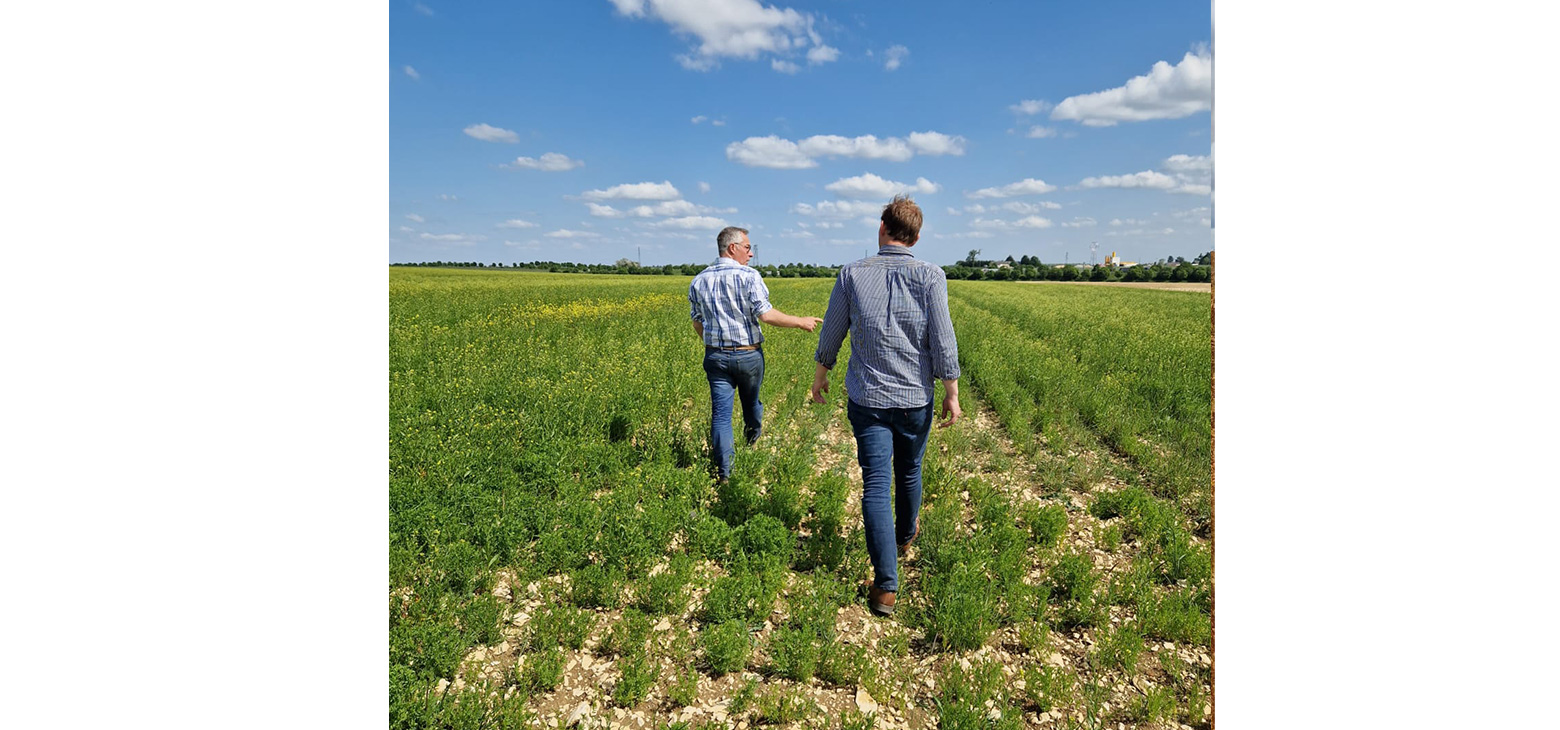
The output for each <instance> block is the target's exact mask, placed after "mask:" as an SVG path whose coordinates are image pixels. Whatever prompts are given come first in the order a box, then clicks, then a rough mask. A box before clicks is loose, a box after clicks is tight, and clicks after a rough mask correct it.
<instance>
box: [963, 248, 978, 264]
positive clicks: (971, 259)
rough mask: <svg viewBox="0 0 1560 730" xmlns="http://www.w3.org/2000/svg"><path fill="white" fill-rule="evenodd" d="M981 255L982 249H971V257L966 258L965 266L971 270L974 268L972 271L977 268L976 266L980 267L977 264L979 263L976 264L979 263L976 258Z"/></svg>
mask: <svg viewBox="0 0 1560 730" xmlns="http://www.w3.org/2000/svg"><path fill="white" fill-rule="evenodd" d="M979 255H980V249H978V248H977V249H971V250H970V255H969V256H966V257H965V258H964V265H965V266H968V267H970V268H972V269H973V268H975V267H976V266H977V265H978V264H977V263H976V261H977V260H978V259H976V258H975V257H977V256H979Z"/></svg>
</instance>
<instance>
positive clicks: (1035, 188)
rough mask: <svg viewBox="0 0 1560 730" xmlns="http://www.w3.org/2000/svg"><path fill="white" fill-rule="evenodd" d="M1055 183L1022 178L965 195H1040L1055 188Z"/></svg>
mask: <svg viewBox="0 0 1560 730" xmlns="http://www.w3.org/2000/svg"><path fill="white" fill-rule="evenodd" d="M1055 189H1056V186H1055V185H1047V184H1046V182H1045V181H1044V180H1038V179H1035V178H1032V177H1030V178H1024V179H1023V180H1020V181H1018V182H1016V183H1011V184H1008V185H1003V186H1002V187H998V188H981V189H980V190H976V191H975V192H973V193H965V194H964V195H965V197H968V198H974V199H977V200H978V199H980V198H1012V197H1015V196H1019V195H1040V194H1042V193H1049V192H1051V191H1052V190H1055Z"/></svg>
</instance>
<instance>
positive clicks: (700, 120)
mask: <svg viewBox="0 0 1560 730" xmlns="http://www.w3.org/2000/svg"><path fill="white" fill-rule="evenodd" d="M708 119H709V117H706V116H704V115H703V114H700V115H699V116H696V117H694V118H693V119H690V120H688V121H691V122H693V123H694V124H698V123H699V122H703V121H707V120H708Z"/></svg>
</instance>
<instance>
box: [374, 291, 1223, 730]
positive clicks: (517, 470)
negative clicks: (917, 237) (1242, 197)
mask: <svg viewBox="0 0 1560 730" xmlns="http://www.w3.org/2000/svg"><path fill="white" fill-rule="evenodd" d="M389 275H390V302H389V305H390V337H389V348H390V433H389V441H390V462H389V488H390V515H389V518H390V519H389V536H390V541H389V542H390V555H389V576H388V578H389V581H388V582H389V585H388V596H387V597H388V604H389V605H388V611H389V677H388V679H389V695H390V696H389V723H390V725H391V726H392V727H397V728H399V727H407V728H411V727H451V728H460V727H473V728H476V727H494V728H498V727H504V728H513V727H521V726H525V725H530V726H535V727H541V726H544V725H545V726H553V725H556V724H560V723H564V722H566V721H567V720H568V719H570V718H571V716H572V717H573V719H577V720H579V721H580V722H581V724H582V725H585V726H591V727H597V726H608V725H614V726H618V725H622V726H629V727H643V728H652V727H653V728H660V727H666V726H668V725H677V724H678V723H685V724H684V725H681V726H685V727H699V726H705V725H708V726H715V727H732V728H735V727H737V726H739V725H740V724H742V723H747V724H748V726H754V725H760V724H767V725H777V726H786V725H790V726H806V727H868V726H875V727H879V728H886V727H899V726H908V727H934V726H940V727H960V728H962V727H1022V726H1036V727H1107V726H1108V727H1116V726H1117V725H1118V724H1125V725H1127V726H1138V727H1151V726H1160V725H1165V724H1168V726H1170V727H1175V726H1177V725H1178V724H1187V725H1191V726H1193V727H1204V726H1207V725H1208V723H1209V722H1210V719H1211V718H1210V707H1211V705H1210V703H1211V700H1210V689H1211V685H1210V669H1211V667H1210V662H1211V656H1210V655H1211V641H1212V639H1211V620H1210V616H1211V609H1212V603H1213V601H1212V565H1211V532H1212V523H1211V473H1212V456H1211V454H1212V449H1211V440H1212V433H1211V426H1212V420H1211V382H1212V362H1211V347H1210V342H1211V322H1210V306H1211V302H1210V297H1209V296H1208V295H1207V294H1201V293H1186V292H1165V291H1151V290H1136V289H1134V290H1127V289H1115V288H1103V287H1053V286H1034V285H1020V284H1012V283H1005V282H964V281H955V282H950V286H949V293H950V307H951V311H952V315H953V321H954V327H955V330H956V331H957V333H958V339H959V351H960V361H961V364H962V367H963V371H964V375H963V378H962V379H961V385H962V387H961V391H960V397H961V399H962V405H963V408H964V410H965V415H966V418H965V420H964V421H962V422H961V423H960V424H958V425H956V426H954V427H953V428H950V429H946V430H934V433H933V436H932V440H931V443H930V445H929V447H928V449H927V457H926V463H925V468H924V477H925V482H926V494H925V506H924V511H923V515H922V535H921V538H920V539H919V540H918V541H917V544H916V546H915V547H914V548H912V550H911V552H910V555H909V556H908V558H907V560H906V561H905V562H904V563H903V564H902V566H901V583H902V586H903V587H902V590H901V594H900V605H901V609H900V610H899V611H898V613H897V614H896V615H895V617H894V618H892V619H880V618H873V617H870V616H869V615H868V614H867V612H866V610H865V606H864V601H863V598H862V595H864V594H862V593H861V592H860V589H859V586H860V585H861V583H862V582H863V581H864V580H866V579H867V578H869V577H870V566H869V564H868V562H867V558H866V550H865V546H864V542H863V540H862V539H861V537H860V534H859V530H860V527H861V524H860V506H859V499H860V489H861V486H860V473H859V470H857V469H855V458H854V457H855V450H854V448H855V447H854V442H853V441H852V440H851V438H850V431H849V426H848V424H847V423H846V421H845V417H844V392H845V388H844V374H843V371H844V367H843V363H845V362H846V361H847V359H846V358H847V357H848V348H849V341H848V340H847V344H846V348H847V351H846V352H842V353H841V358H840V362H841V364H842V365H841V367H839V368H837V370H836V371H835V373H834V374H833V377H832V379H831V386H832V393H831V395H830V396H829V403H828V404H827V405H822V406H819V405H814V404H809V403H808V402H807V388H808V385H809V384H810V382H811V376H812V371H813V365H812V353H813V348H814V346H815V343H816V340H815V336H814V335H811V334H808V333H805V332H801V331H799V330H778V329H773V328H766V332H765V335H766V337H767V341H766V343H765V355H766V359H767V367H766V370H767V374H766V377H765V381H764V386H763V400H764V403H765V429H764V437H763V439H762V440H761V441H760V442H759V443H758V444H757V445H756V446H754V447H752V448H745V447H740V446H739V447H738V449H737V455H736V464H735V471H734V474H733V478H732V480H731V481H730V483H729V484H728V485H726V486H724V487H720V488H717V486H716V485H715V484H714V482H713V481H712V480H711V479H710V478H709V476H708V471H707V468H706V465H707V456H706V452H705V441H706V433H707V431H708V427H709V402H708V398H709V396H708V386H707V384H706V381H705V378H704V373H703V370H702V368H701V367H700V360H701V358H702V354H703V348H702V344H701V343H700V341H699V340H698V338H697V337H696V336H695V335H694V333H693V329H692V327H691V325H690V324H689V319H688V304H687V300H686V292H687V286H688V281H689V279H688V277H614V276H591V275H566V274H538V273H521V272H488V271H468V270H445V269H415V270H414V269H402V268H392V269H391V270H390V274H389ZM831 286H832V281H830V280H826V279H825V280H817V279H812V280H807V279H777V280H772V281H770V282H769V287H770V293H771V300H772V301H773V303H774V304H775V306H777V307H779V308H780V309H782V310H784V311H786V312H788V313H791V314H803V315H805V314H812V315H818V316H822V315H823V313H824V309H825V305H826V303H827V300H828V295H829V289H830V287H831ZM938 398H939V399H940V398H941V394H940V393H939V395H938ZM738 429H739V431H738V432H740V424H739V425H738Z"/></svg>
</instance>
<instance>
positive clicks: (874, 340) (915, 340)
mask: <svg viewBox="0 0 1560 730" xmlns="http://www.w3.org/2000/svg"><path fill="white" fill-rule="evenodd" d="M847 332H848V333H849V334H850V342H851V346H850V368H849V369H847V370H846V371H845V392H846V393H847V394H848V395H849V396H850V399H851V400H853V401H855V402H856V404H857V405H863V406H867V407H869V408H920V407H922V406H925V405H926V404H928V403H931V402H932V393H933V383H932V380H933V378H936V379H938V380H956V379H958V377H959V343H958V341H956V340H955V339H954V336H953V320H952V319H950V318H949V317H948V279H947V277H946V276H945V275H944V274H943V270H942V269H940V268H938V267H937V266H935V265H933V264H931V263H928V262H925V261H921V260H918V259H916V258H915V256H914V255H913V254H911V253H910V250H909V249H908V248H905V247H904V246H883V247H882V248H879V249H878V255H876V256H873V257H871V258H865V259H861V260H859V261H852V262H851V263H848V264H846V265H845V266H844V268H842V269H840V273H839V276H838V277H837V278H836V279H835V280H834V291H833V292H832V293H830V294H829V310H828V312H826V313H825V314H824V315H823V327H822V328H821V329H820V330H819V334H818V351H817V352H816V353H815V354H814V359H816V360H817V361H818V362H819V363H820V364H822V365H823V366H824V367H826V368H830V369H833V368H834V363H835V359H836V358H837V357H838V356H839V354H840V345H841V344H843V343H844V341H845V335H846V334H847Z"/></svg>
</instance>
